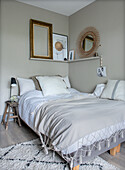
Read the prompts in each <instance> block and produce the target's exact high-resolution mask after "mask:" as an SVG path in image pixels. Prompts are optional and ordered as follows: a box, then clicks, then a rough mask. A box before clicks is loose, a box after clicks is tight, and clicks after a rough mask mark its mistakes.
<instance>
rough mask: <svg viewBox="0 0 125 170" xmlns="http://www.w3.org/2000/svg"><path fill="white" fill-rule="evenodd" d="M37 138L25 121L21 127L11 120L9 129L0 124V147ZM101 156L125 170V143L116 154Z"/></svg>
mask: <svg viewBox="0 0 125 170" xmlns="http://www.w3.org/2000/svg"><path fill="white" fill-rule="evenodd" d="M35 138H38V136H37V135H36V134H35V133H34V132H33V131H32V130H31V129H30V128H29V127H27V126H26V125H25V124H24V123H22V126H21V127H19V126H18V125H17V124H16V123H14V122H9V126H8V131H6V130H5V127H4V125H1V124H0V148H4V147H7V146H10V145H13V144H16V143H21V142H25V141H29V140H32V139H35ZM100 156H101V158H103V159H104V160H106V161H108V162H109V163H111V164H113V165H115V166H116V167H118V168H119V169H120V170H125V143H122V145H121V151H120V153H117V155H116V156H111V155H110V154H109V153H108V152H106V153H103V154H102V155H100Z"/></svg>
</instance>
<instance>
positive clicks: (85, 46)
mask: <svg viewBox="0 0 125 170" xmlns="http://www.w3.org/2000/svg"><path fill="white" fill-rule="evenodd" d="M99 43H100V36H99V32H98V31H97V30H96V28H94V27H87V28H86V29H84V30H83V31H82V32H81V33H80V35H79V37H78V40H77V53H78V55H79V57H80V58H86V57H92V56H94V54H95V52H96V51H97V48H98V47H99Z"/></svg>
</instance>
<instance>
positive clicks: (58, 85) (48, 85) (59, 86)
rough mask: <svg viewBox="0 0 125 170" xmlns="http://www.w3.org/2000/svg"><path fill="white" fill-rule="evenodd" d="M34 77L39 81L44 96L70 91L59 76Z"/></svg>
mask: <svg viewBox="0 0 125 170" xmlns="http://www.w3.org/2000/svg"><path fill="white" fill-rule="evenodd" d="M36 78H37V80H38V81H39V84H40V86H41V89H42V92H43V94H44V96H49V95H56V94H63V93H70V92H69V91H68V90H67V87H66V84H65V82H64V81H63V80H62V78H61V77H56V76H52V77H50V76H39V77H36Z"/></svg>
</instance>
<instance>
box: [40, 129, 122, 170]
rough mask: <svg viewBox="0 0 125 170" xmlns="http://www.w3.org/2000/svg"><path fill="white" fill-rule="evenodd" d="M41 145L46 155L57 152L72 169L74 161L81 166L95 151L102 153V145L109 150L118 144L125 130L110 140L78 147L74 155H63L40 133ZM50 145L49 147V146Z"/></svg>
mask: <svg viewBox="0 0 125 170" xmlns="http://www.w3.org/2000/svg"><path fill="white" fill-rule="evenodd" d="M38 134H39V137H40V140H41V143H42V147H43V148H44V152H45V154H48V151H49V150H53V151H56V152H57V153H58V154H59V155H60V156H61V157H62V158H63V159H64V160H66V161H67V162H68V163H69V164H70V168H73V167H74V161H76V162H79V164H81V163H83V162H84V158H85V157H90V156H91V155H92V151H93V150H98V151H101V150H102V147H101V145H102V144H104V143H105V146H106V147H107V148H109V147H110V145H111V144H112V143H114V144H115V143H116V142H117V139H119V138H122V139H123V138H124V137H125V129H123V130H120V131H118V132H116V133H115V134H113V135H112V136H110V137H109V138H108V139H104V140H101V141H98V142H95V143H93V144H92V145H90V146H82V147H81V148H79V147H78V150H77V151H76V152H74V153H70V154H66V155H64V154H62V152H61V151H59V150H58V149H57V148H56V146H53V145H52V144H51V145H50V143H51V141H50V139H49V138H47V137H46V136H44V138H43V136H42V135H41V133H40V132H38ZM48 144H49V145H48ZM54 156H55V153H54V152H53V157H54Z"/></svg>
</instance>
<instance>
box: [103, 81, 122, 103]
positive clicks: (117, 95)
mask: <svg viewBox="0 0 125 170" xmlns="http://www.w3.org/2000/svg"><path fill="white" fill-rule="evenodd" d="M101 98H108V99H112V100H123V101H125V81H124V80H108V83H107V85H106V88H105V89H104V91H103V93H102V95H101Z"/></svg>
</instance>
